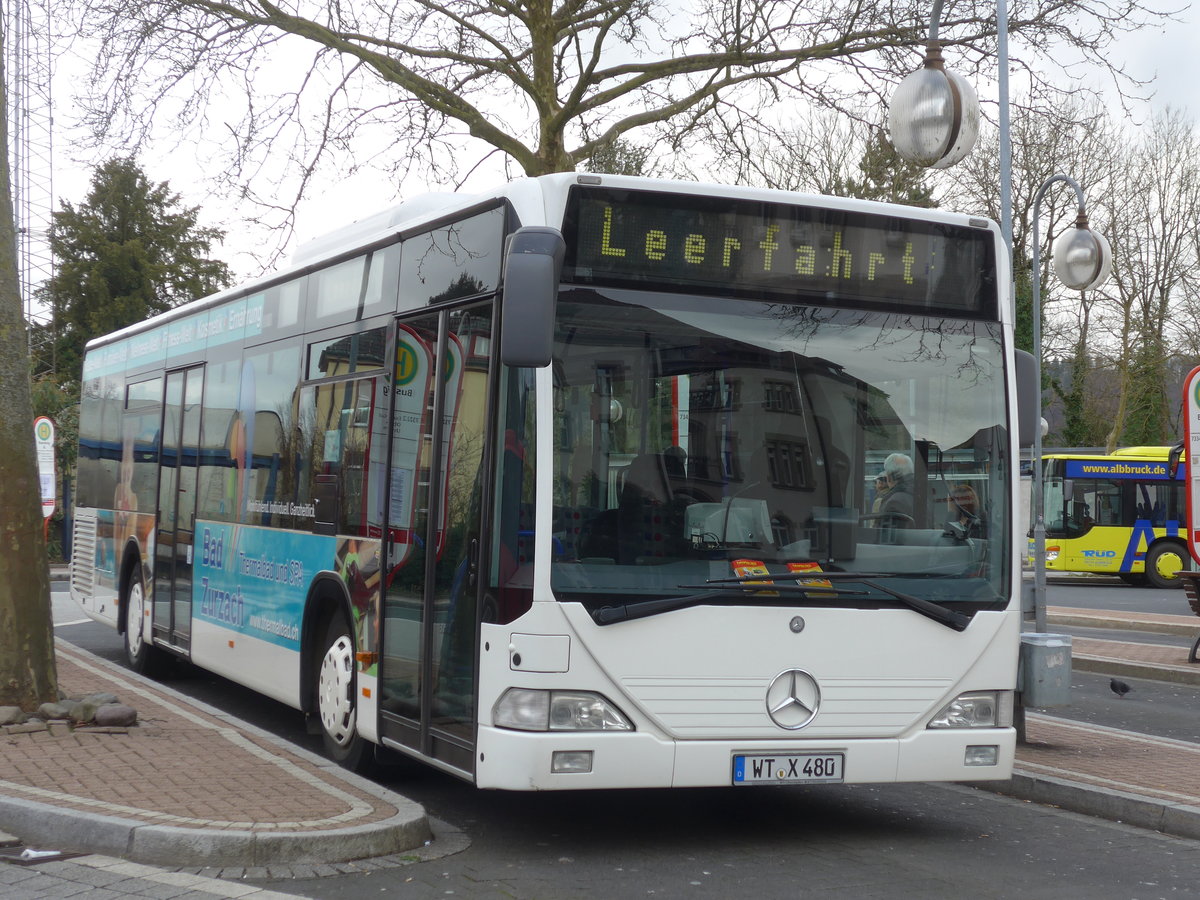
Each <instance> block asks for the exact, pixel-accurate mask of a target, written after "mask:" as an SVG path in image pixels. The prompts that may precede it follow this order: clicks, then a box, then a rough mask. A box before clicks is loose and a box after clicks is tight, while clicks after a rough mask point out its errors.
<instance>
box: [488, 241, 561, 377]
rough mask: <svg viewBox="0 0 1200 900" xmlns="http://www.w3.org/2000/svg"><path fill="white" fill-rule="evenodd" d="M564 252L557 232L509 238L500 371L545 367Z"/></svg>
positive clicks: (505, 272) (551, 347)
mask: <svg viewBox="0 0 1200 900" xmlns="http://www.w3.org/2000/svg"><path fill="white" fill-rule="evenodd" d="M566 252H567V243H566V241H564V240H563V236H562V233H561V232H559V230H558V229H557V228H546V227H543V226H540V225H530V226H527V227H525V228H518V229H517V230H516V231H515V232H513V234H512V235H510V236H509V238H508V246H507V248H506V249H505V252H504V291H503V294H502V295H501V296H502V300H501V311H500V315H501V326H500V359H501V361H503V362H504V363H505V364H506V365H510V366H519V367H530V368H535V369H540V368H542V367H543V366H548V365H549V364H550V357H551V355H552V350H553V344H554V307H555V304H556V303H557V301H558V279H559V277H560V276H561V275H562V266H563V257H564V256H566Z"/></svg>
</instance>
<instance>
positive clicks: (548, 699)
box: [492, 688, 633, 731]
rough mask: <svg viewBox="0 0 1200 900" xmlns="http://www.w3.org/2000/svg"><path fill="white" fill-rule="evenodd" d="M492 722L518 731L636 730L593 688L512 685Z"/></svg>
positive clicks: (496, 708)
mask: <svg viewBox="0 0 1200 900" xmlns="http://www.w3.org/2000/svg"><path fill="white" fill-rule="evenodd" d="M492 721H493V722H494V723H495V725H496V727H497V728H515V729H517V730H519V731H633V725H632V724H631V723H630V721H629V720H628V719H627V718H625V716H624V715H623V714H622V713H621V711H620V710H619V709H617V708H616V706H614V705H613V704H612V703H611V702H610V701H608V700H607V699H605V698H604V697H602V696H601V695H600V694H594V693H591V692H590V691H538V690H533V689H530V688H509V689H508V690H507V691H505V692H504V695H503V696H502V697H501V698H500V699H499V700H497V701H496V705H495V707H493V709H492Z"/></svg>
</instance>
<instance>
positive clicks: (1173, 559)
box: [1146, 541, 1188, 588]
mask: <svg viewBox="0 0 1200 900" xmlns="http://www.w3.org/2000/svg"><path fill="white" fill-rule="evenodd" d="M1187 560H1188V557H1187V551H1186V550H1184V549H1183V546H1182V545H1180V544H1177V543H1175V542H1174V541H1160V542H1159V543H1157V544H1155V545H1154V546H1153V547H1151V548H1150V551H1149V552H1148V553H1147V554H1146V581H1148V582H1149V583H1150V585H1151V587H1156V588H1173V587H1179V586H1180V579H1179V573H1180V571H1181V570H1183V569H1186V568H1187Z"/></svg>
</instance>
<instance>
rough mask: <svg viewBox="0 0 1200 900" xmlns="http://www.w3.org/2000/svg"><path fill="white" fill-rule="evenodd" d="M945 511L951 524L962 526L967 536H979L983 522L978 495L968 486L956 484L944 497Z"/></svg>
mask: <svg viewBox="0 0 1200 900" xmlns="http://www.w3.org/2000/svg"><path fill="white" fill-rule="evenodd" d="M946 511H947V512H948V513H949V515H950V519H949V521H950V522H951V523H954V524H957V525H960V526H962V528H963V529H964V531H965V532H966V533H967V534H975V535H980V534H981V533H982V530H983V526H984V521H983V517H982V511H981V508H980V504H979V495H978V494H977V493H975V489H974V488H973V487H971V486H970V485H969V484H956V485H954V486H953V487H952V488H951V489H950V493H949V494H947V495H946Z"/></svg>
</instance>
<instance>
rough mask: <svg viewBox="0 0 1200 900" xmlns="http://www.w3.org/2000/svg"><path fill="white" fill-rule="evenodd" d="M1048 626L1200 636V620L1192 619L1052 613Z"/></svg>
mask: <svg viewBox="0 0 1200 900" xmlns="http://www.w3.org/2000/svg"><path fill="white" fill-rule="evenodd" d="M1180 618H1184V617H1183V616H1180ZM1046 624H1047V625H1066V626H1069V627H1072V628H1103V629H1108V630H1110V631H1145V632H1148V633H1150V634H1170V635H1175V636H1177V637H1186V638H1194V637H1195V636H1196V635H1197V634H1200V619H1192V620H1191V621H1190V622H1187V621H1184V622H1155V621H1151V620H1148V619H1113V618H1109V617H1105V616H1089V615H1079V614H1075V613H1051V614H1047V616H1046Z"/></svg>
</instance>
